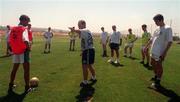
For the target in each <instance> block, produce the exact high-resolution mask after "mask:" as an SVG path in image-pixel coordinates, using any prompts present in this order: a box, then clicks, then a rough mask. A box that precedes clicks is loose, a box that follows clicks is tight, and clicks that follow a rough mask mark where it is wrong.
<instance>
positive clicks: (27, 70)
mask: <svg viewBox="0 0 180 102" xmlns="http://www.w3.org/2000/svg"><path fill="white" fill-rule="evenodd" d="M23 57H24V63H23V68H24V81H25V91H28V89H29V80H30V63H29V60H30V57H29V51H25V53H24V56H23Z"/></svg>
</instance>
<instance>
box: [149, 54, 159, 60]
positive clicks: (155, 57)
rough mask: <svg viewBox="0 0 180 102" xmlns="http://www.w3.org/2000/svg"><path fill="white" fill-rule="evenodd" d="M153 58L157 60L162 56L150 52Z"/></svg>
mask: <svg viewBox="0 0 180 102" xmlns="http://www.w3.org/2000/svg"><path fill="white" fill-rule="evenodd" d="M150 56H151V58H153V59H154V60H155V61H159V60H160V56H158V55H155V54H152V53H151V54H150Z"/></svg>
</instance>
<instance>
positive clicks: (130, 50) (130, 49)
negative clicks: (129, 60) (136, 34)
mask: <svg viewBox="0 0 180 102" xmlns="http://www.w3.org/2000/svg"><path fill="white" fill-rule="evenodd" d="M132 50H133V47H132V46H131V47H129V57H132Z"/></svg>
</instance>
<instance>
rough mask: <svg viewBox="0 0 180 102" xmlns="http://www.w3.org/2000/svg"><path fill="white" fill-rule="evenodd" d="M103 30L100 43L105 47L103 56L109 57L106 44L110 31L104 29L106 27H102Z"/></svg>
mask: <svg viewBox="0 0 180 102" xmlns="http://www.w3.org/2000/svg"><path fill="white" fill-rule="evenodd" d="M101 30H102V33H101V41H100V43H101V44H102V48H103V54H102V57H108V55H107V49H106V45H107V43H108V33H107V32H105V31H104V27H101Z"/></svg>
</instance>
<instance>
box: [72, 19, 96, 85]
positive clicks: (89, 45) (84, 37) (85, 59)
mask: <svg viewBox="0 0 180 102" xmlns="http://www.w3.org/2000/svg"><path fill="white" fill-rule="evenodd" d="M78 27H79V30H75V29H74V28H73V27H72V28H69V29H70V30H72V31H73V32H76V33H77V34H79V36H80V38H81V51H82V52H81V56H82V69H83V81H82V82H81V83H80V87H87V86H89V83H88V70H89V71H90V72H91V79H90V81H91V82H92V84H95V83H96V81H97V80H96V73H95V69H94V66H93V65H94V59H95V50H94V46H93V37H92V34H91V32H90V31H89V30H87V29H86V22H85V21H84V20H80V21H79V22H78Z"/></svg>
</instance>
